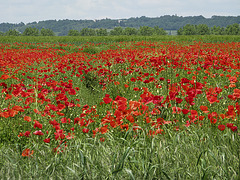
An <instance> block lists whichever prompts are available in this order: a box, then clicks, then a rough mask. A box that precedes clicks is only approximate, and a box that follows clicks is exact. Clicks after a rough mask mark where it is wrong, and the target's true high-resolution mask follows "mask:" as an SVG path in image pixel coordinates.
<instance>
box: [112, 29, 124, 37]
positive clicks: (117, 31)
mask: <svg viewBox="0 0 240 180" xmlns="http://www.w3.org/2000/svg"><path fill="white" fill-rule="evenodd" d="M123 32H124V30H123V28H122V27H115V28H114V29H113V30H111V31H110V35H112V36H120V35H123V34H124V33H123Z"/></svg>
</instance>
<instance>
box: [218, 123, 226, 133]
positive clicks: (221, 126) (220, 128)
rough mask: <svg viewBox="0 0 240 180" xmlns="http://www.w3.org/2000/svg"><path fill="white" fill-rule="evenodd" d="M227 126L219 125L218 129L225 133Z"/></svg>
mask: <svg viewBox="0 0 240 180" xmlns="http://www.w3.org/2000/svg"><path fill="white" fill-rule="evenodd" d="M225 128H226V127H225V125H223V124H220V125H218V129H219V130H220V131H224V130H225Z"/></svg>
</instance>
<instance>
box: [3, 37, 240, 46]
mask: <svg viewBox="0 0 240 180" xmlns="http://www.w3.org/2000/svg"><path fill="white" fill-rule="evenodd" d="M123 41H155V42H163V41H176V42H182V41H186V42H193V41H203V42H239V41H240V36H237V35H235V36H233V35H232V36H230V35H205V36H202V35H188V36H185V35H182V36H126V35H123V36H51V37H49V36H1V37H0V43H15V42H23V43H47V42H49V43H71V44H76V45H78V44H83V43H86V42H92V43H114V42H123Z"/></svg>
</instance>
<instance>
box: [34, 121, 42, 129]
mask: <svg viewBox="0 0 240 180" xmlns="http://www.w3.org/2000/svg"><path fill="white" fill-rule="evenodd" d="M34 121H35V124H34V125H33V127H34V129H35V128H36V127H38V128H39V129H42V124H41V123H39V122H38V121H37V120H34Z"/></svg>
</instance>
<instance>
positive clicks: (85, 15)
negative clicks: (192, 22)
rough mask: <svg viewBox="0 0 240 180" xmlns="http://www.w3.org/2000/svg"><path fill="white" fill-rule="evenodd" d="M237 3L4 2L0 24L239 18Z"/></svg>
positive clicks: (143, 0) (170, 0)
mask: <svg viewBox="0 0 240 180" xmlns="http://www.w3.org/2000/svg"><path fill="white" fill-rule="evenodd" d="M239 8H240V1H239V0H167V1H166V0H131V1H129V0H121V1H120V0H51V1H49V0H7V1H3V2H1V4H0V9H1V11H0V23H2V22H15V23H19V22H25V23H26V22H32V21H40V20H50V19H102V18H115V19H121V18H129V17H140V16H148V17H159V16H163V15H173V14H177V15H180V16H196V15H203V16H205V17H206V16H207V17H211V16H212V15H223V16H224V15H232V16H236V15H239Z"/></svg>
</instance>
